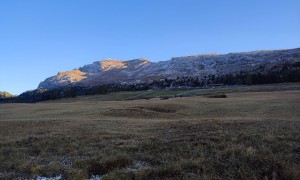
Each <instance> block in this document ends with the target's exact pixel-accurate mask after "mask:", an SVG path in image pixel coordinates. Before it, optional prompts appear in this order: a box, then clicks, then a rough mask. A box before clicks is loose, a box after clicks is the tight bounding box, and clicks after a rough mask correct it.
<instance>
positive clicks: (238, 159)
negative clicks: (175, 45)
mask: <svg viewBox="0 0 300 180" xmlns="http://www.w3.org/2000/svg"><path fill="white" fill-rule="evenodd" d="M129 93H131V92H129ZM120 94H121V95H122V93H120ZM120 94H119V95H120ZM124 94H125V95H126V92H123V95H124ZM226 95H227V98H207V97H204V96H196V97H181V98H179V97H178V98H171V99H166V100H161V99H158V98H154V99H149V100H146V99H141V100H124V101H109V100H107V99H106V100H105V101H104V100H103V99H105V97H107V96H106V95H103V96H86V97H77V98H74V99H64V100H57V101H48V102H42V103H36V104H0V179H14V178H16V179H17V178H21V179H24V178H33V177H36V176H46V177H52V176H55V175H59V174H60V175H62V177H63V178H64V179H87V178H90V177H91V176H92V175H101V176H103V179H269V180H270V179H300V174H299V171H300V90H286V91H273V92H244V93H230V94H226ZM114 96H117V95H116V94H115V95H113V97H114Z"/></svg>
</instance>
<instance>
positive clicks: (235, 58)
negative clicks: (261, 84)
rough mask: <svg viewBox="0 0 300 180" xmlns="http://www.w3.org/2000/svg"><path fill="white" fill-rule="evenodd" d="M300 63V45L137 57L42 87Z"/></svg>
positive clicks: (55, 79)
mask: <svg viewBox="0 0 300 180" xmlns="http://www.w3.org/2000/svg"><path fill="white" fill-rule="evenodd" d="M295 62H300V48H296V49H287V50H267V51H251V52H240V53H229V54H200V55H193V56H183V57H174V58H172V59H171V60H167V61H160V62H151V61H149V60H147V59H144V58H139V59H134V60H127V61H124V60H116V59H105V60H102V61H96V62H94V63H92V64H88V65H85V66H83V67H80V68H78V69H75V70H71V71H66V72H59V73H58V74H57V75H55V76H52V77H49V78H47V79H46V80H44V81H43V82H41V83H40V84H39V88H45V89H52V88H57V87H63V86H95V85H100V84H111V83H140V82H149V81H152V80H158V79H165V78H168V79H171V78H176V77H178V76H198V77H200V78H202V77H204V76H207V75H222V74H229V73H239V72H240V71H241V70H242V71H246V72H247V71H249V72H251V71H255V70H257V69H258V68H260V67H263V68H264V70H268V69H270V68H272V67H280V66H282V65H283V64H285V63H295Z"/></svg>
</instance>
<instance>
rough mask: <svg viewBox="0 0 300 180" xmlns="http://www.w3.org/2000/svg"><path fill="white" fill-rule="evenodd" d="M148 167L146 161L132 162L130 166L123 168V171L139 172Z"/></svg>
mask: <svg viewBox="0 0 300 180" xmlns="http://www.w3.org/2000/svg"><path fill="white" fill-rule="evenodd" d="M148 167H149V164H148V163H147V162H146V161H134V162H133V163H132V165H130V166H128V167H127V168H125V171H130V172H132V171H139V170H142V169H147V168H148Z"/></svg>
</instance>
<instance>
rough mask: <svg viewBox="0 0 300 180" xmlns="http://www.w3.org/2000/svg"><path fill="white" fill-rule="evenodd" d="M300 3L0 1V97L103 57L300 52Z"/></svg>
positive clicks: (159, 58)
mask: <svg viewBox="0 0 300 180" xmlns="http://www.w3.org/2000/svg"><path fill="white" fill-rule="evenodd" d="M299 9H300V0H286V1H283V0H263V1H262V0H242V1H241V0H226V1H224V0H126V1H125V0H72V1H68V0H26V1H24V0H0V91H8V92H10V93H12V94H20V93H22V92H24V91H27V90H33V89H35V88H37V86H38V84H39V83H40V82H41V81H43V80H44V79H46V78H47V77H50V76H53V75H56V74H57V72H59V71H67V70H72V69H75V68H78V67H81V66H83V65H85V64H90V63H92V62H94V61H99V60H103V59H107V58H114V59H120V60H131V59H136V58H147V59H149V60H151V61H153V62H156V61H164V60H169V59H171V58H172V57H176V56H186V55H194V54H203V53H220V54H223V53H229V52H240V51H252V50H268V49H288V48H298V47H300V10H299Z"/></svg>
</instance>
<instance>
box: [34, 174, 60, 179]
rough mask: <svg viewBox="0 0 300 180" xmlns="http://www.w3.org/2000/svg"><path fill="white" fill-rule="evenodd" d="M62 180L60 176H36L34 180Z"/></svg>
mask: <svg viewBox="0 0 300 180" xmlns="http://www.w3.org/2000/svg"><path fill="white" fill-rule="evenodd" d="M60 179H62V177H61V175H58V176H55V177H42V176H38V177H37V178H36V180H60Z"/></svg>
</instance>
